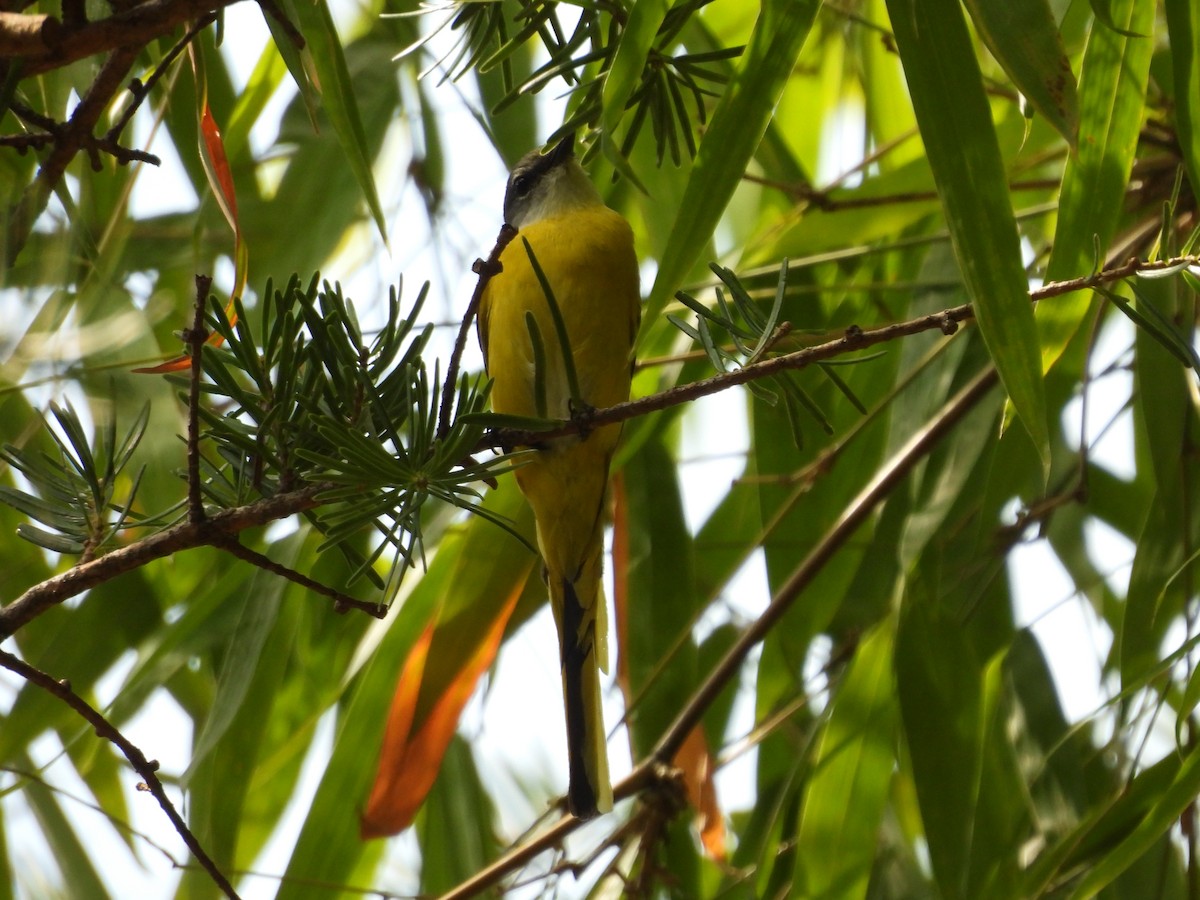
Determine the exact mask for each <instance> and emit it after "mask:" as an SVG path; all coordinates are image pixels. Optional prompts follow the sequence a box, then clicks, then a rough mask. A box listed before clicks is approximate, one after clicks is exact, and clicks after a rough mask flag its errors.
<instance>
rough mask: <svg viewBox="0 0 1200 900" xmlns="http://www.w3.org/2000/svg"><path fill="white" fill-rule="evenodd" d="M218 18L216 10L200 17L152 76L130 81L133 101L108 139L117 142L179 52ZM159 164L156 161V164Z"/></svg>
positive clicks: (107, 136)
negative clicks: (142, 79) (143, 79)
mask: <svg viewBox="0 0 1200 900" xmlns="http://www.w3.org/2000/svg"><path fill="white" fill-rule="evenodd" d="M216 20H217V14H216V13H215V12H210V13H208V14H206V15H203V16H201V17H200V18H198V19H197V20H196V21H195V22H193V23H192V26H191V27H190V28H189V29H188V30H187V33H186V34H185V35H184V36H183V37H182V38H180V39H179V40H178V41H177V42H176V43H175V46H174V47H172V48H171V49H170V50H168V51H167V54H166V56H164V57H163V58H162V59H160V60H159V61H158V65H157V66H155V67H154V71H153V72H151V73H150V76H149V77H148V78H147V79H146V80H145V81H140V80H138V79H136V78H135V79H133V80H132V81H130V82H129V92H130V93H131V94H133V102H132V103H130V104H129V105H128V106H127V107H125V109H124V111H122V113H121V115H120V117H119V118H118V119H117V121H116V122H115V123H114V124H113V126H112V128H110V129H108V133H107V134H106V135H105V138H106V139H108V140H111V141H114V142H115V141H116V140H117V138H119V137H120V136H121V132H122V131H124V130H125V126H126V125H128V124H129V120H130V119H132V118H133V114H134V113H136V112H137V110H138V107H139V106H141V104H142V101H143V100H145V99H146V98H147V97H148V96H150V91H151V90H152V89H153V88H154V85H156V84H158V82H159V79H161V78H162V77H163V75H165V74H166V73H167V69H169V68H170V67H171V63H173V62H175V60H176V58H177V57H178V56H179V54H180V53H182V52H183V51H184V50H186V49H187V46H188V44H190V43H191V42H192V41H194V40H195V39H196V36H197V35H199V34H200V32H201V31H203V30H204V29H205V28H207V27H208V26H209V25H211V24H212V23H213V22H215V21H216ZM157 164H158V163H157V162H155V165H157Z"/></svg>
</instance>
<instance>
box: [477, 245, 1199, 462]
mask: <svg viewBox="0 0 1200 900" xmlns="http://www.w3.org/2000/svg"><path fill="white" fill-rule="evenodd" d="M1189 265H1190V266H1194V265H1200V256H1179V257H1175V258H1173V259H1164V260H1157V261H1155V262H1145V261H1143V260H1140V259H1137V258H1136V257H1135V258H1131V259H1129V260H1127V261H1126V262H1124V263H1121V264H1120V265H1116V266H1112V267H1110V268H1107V269H1102V270H1100V271H1098V272H1094V273H1093V274H1091V275H1083V276H1080V277H1079V278H1072V279H1069V280H1067V281H1053V282H1050V283H1049V284H1045V285H1042V286H1041V287H1039V288H1034V289H1033V290H1031V291H1030V292H1029V299H1030V301H1031V302H1033V303H1036V302H1038V301H1040V300H1046V299H1049V298H1050V297H1059V296H1062V295H1063V294H1071V293H1074V292H1075V291H1082V290H1087V289H1088V288H1093V287H1097V286H1099V285H1102V284H1110V283H1112V282H1114V281H1120V280H1122V279H1125V278H1129V277H1131V276H1134V275H1138V274H1140V273H1143V272H1161V271H1163V270H1165V269H1173V268H1180V267H1183V266H1189ZM974 317H975V313H974V311H973V310H972V309H971V304H969V303H964V304H962V305H961V306H952V307H949V308H948V309H943V310H940V311H939V312H935V313H931V314H929V315H927V316H918V317H917V318H915V319H907V320H905V321H903V322H894V323H892V324H891V325H881V326H880V327H878V328H870V329H862V328H859V327H858V326H857V325H851V326H849V327H848V328H847V329H846V330H845V333H844V334H843V335H842V336H841V337H839V338H835V339H833V340H831V341H826V342H825V343H823V344H817V345H815V346H812V347H805V348H804V349H803V350H797V351H796V352H794V353H788V354H785V355H783V356H775V357H772V358H771V359H766V360H763V361H762V362H757V363H753V364H751V365H748V366H744V367H742V368H740V369H735V370H734V371H732V372H723V373H721V374H719V375H713V376H711V377H709V378H702V379H701V380H699V381H693V382H691V383H690V384H683V385H679V386H678V387H673V388H670V389H669V390H666V391H663V392H661V393H658V394H652V395H650V396H648V397H640V398H638V399H637V400H630V401H628V402H625V403H618V404H617V405H616V406H610V407H607V408H605V409H598V410H592V411H587V412H584V413H582V414H580V415H578V416H575V417H574V418H573V419H572V420H571V421H569V422H564V423H563V424H562V425H561V426H559V427H556V428H553V429H551V430H549V431H525V430H522V429H518V428H495V429H492V430H490V431H488V432H487V433H486V434H485V435H484V436H483V438H482V439H481V440H480V442H479V446H478V447H477V448H476V449H486V448H489V447H493V448H494V447H500V448H505V449H509V448H513V447H517V446H521V445H527V444H536V443H539V442H542V441H547V440H550V439H551V438H556V437H562V436H564V435H569V434H586V433H588V432H590V431H592V430H593V429H595V428H598V427H600V426H601V425H611V424H613V423H614V422H624V421H625V420H626V419H632V418H636V417H637V416H642V415H645V414H647V413H651V412H658V411H659V410H663V409H668V408H670V407H672V406H678V405H679V404H681V403H687V402H690V401H692V400H696V399H698V398H700V397H707V396H708V395H709V394H716V393H719V392H720V391H723V390H725V389H726V388H730V387H733V386H734V385H739V384H745V383H747V382H749V381H754V380H756V379H758V378H766V377H769V376H771V375H778V374H779V373H781V372H785V371H789V370H793V369H803V368H805V367H806V366H810V365H812V364H813V363H816V362H821V361H823V360H827V359H833V358H835V357H838V356H841V355H843V354H845V353H850V352H853V351H855V350H863V349H866V348H867V347H874V346H876V345H878V344H884V343H887V342H889V341H894V340H896V339H897V338H901V337H907V336H909V335H913V334H920V333H921V332H925V331H941V332H942V333H943V334H947V335H950V334H954V332H955V331H957V330H958V326H959V324H960V323H961V322H965V321H967V320H969V319H973V318H974Z"/></svg>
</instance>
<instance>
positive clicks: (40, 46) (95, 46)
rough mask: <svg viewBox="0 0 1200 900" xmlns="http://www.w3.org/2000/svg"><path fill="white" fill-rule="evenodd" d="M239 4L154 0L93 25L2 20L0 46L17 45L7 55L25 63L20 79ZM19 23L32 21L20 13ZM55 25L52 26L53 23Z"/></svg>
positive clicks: (138, 43)
mask: <svg viewBox="0 0 1200 900" xmlns="http://www.w3.org/2000/svg"><path fill="white" fill-rule="evenodd" d="M237 2H238V0H150V2H147V3H138V4H136V5H134V6H130V7H129V8H127V9H122V10H120V11H119V12H116V13H115V14H113V15H111V16H109V17H108V18H106V19H99V20H97V21H94V22H88V21H81V22H71V23H67V22H59V21H58V20H56V19H54V18H53V17H44V18H45V19H46V21H45V22H42V23H41V24H38V25H36V27H35V23H34V22H17V21H15V20H12V23H11V27H10V26H9V25H8V24H7V22H6V21H5V20H0V46H3V44H4V41H6V40H11V41H13V42H14V46H13V50H12V51H11V52H3V54H2V55H3V56H4V57H5V58H6V59H7V60H10V61H17V60H21V61H23V62H24V66H23V68H22V69H21V75H22V77H28V76H30V75H38V74H40V73H42V72H47V71H50V70H51V69H59V68H62V67H64V66H66V65H68V64H70V63H72V62H75V61H76V60H80V59H84V58H86V57H88V56H96V55H98V54H101V53H108V52H110V51H117V50H128V49H129V48H137V49H140V48H141V47H144V46H145V45H146V44H148V43H150V42H151V41H153V40H155V39H157V38H160V37H163V36H164V35H166V34H168V33H169V32H171V31H173V30H174V29H176V28H178V27H179V26H181V25H183V24H185V23H187V22H191V21H194V20H196V19H200V18H203V17H204V16H205V15H207V14H210V13H213V12H217V11H219V10H222V9H224V8H225V7H227V6H232V5H233V4H234V3H237ZM16 18H19V19H34V18H39V17H35V16H27V15H21V16H17V17H16ZM49 23H53V24H49Z"/></svg>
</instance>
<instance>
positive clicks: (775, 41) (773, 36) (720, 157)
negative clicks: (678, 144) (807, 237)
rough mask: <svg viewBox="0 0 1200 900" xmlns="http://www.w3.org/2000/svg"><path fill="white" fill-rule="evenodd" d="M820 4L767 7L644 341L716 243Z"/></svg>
mask: <svg viewBox="0 0 1200 900" xmlns="http://www.w3.org/2000/svg"><path fill="white" fill-rule="evenodd" d="M820 5H821V4H820V2H819V0H764V2H763V4H762V7H761V9H760V12H759V16H758V21H757V23H756V24H755V27H754V33H753V35H752V37H751V39H750V43H749V44H748V45H747V48H746V52H745V54H744V55H743V57H742V59H741V61H740V63H741V65H740V67H739V68H738V70H737V73H736V74H735V75H734V78H733V80H732V81H730V83H729V85H728V86H727V88H726V90H725V93H724V94H723V95H722V96H721V100H720V102H719V103H718V104H717V108H716V110H715V111H714V112H713V115H712V118H711V119H710V120H709V125H708V130H707V131H705V133H704V137H703V138H702V139H701V141H700V147H699V150H698V151H697V153H696V161H695V164H694V165H693V166H692V172H691V175H690V176H689V178H688V183H687V187H686V189H685V191H684V195H683V199H682V200H681V201H680V204H679V209H678V211H677V212H676V214H675V224H674V226H673V227H672V228H671V231H670V237H669V238H668V239H667V245H666V249H665V250H664V251H663V255H662V260H661V261H660V264H659V268H658V274H657V275H656V276H655V279H654V285H653V287H652V288H651V289H650V297H649V299H648V300H647V302H646V309H645V311H644V312H643V314H642V329H643V334H644V333H645V330H646V328H648V327H649V326H650V324H651V323H653V322H654V320H655V319H656V318H657V317H658V315H659V313H661V312H662V309H663V307H664V306H665V305H666V302H667V298H669V297H671V296H672V295H673V294H674V293H675V291H676V290H678V289H679V287H680V286H681V282H682V281H683V279H684V278H686V277H687V274H688V273H689V272H690V271H691V270H692V267H693V266H694V265H695V263H696V260H697V259H698V258H699V257H700V254H701V253H702V252H703V250H704V247H705V245H706V244H707V243H708V242H709V240H710V239H711V237H712V233H713V229H715V228H716V226H717V222H718V221H719V220H720V218H721V214H722V213H723V212H724V211H725V207H726V205H727V204H728V203H729V198H730V197H732V196H733V191H734V189H735V188H736V187H737V185H738V183H739V181H740V180H741V177H742V175H743V174H744V173H745V171H746V167H747V166H748V165H749V163H750V159H751V158H752V157H753V156H754V153H755V151H756V150H757V149H758V144H759V141H761V140H762V136H763V133H764V132H765V131H766V128H767V125H768V123H769V122H770V118H771V112H772V110H774V108H775V104H776V103H777V102H778V100H779V96H780V94H782V93H783V89H784V86H785V85H786V84H787V80H788V78H789V76H790V75H791V73H792V68H793V66H794V65H795V62H796V59H797V57H798V56H799V55H800V50H801V48H802V47H803V46H804V42H805V39H806V38H807V37H808V34H809V31H810V29H811V28H812V24H813V21H814V19H815V18H816V15H817V10H818V9H819V8H820Z"/></svg>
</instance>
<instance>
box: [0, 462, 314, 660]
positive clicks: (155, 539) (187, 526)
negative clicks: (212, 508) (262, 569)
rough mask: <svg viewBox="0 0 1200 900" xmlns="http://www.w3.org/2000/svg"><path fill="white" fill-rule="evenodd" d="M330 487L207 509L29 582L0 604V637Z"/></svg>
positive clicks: (281, 514) (300, 506) (298, 506)
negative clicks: (201, 515) (200, 517)
mask: <svg viewBox="0 0 1200 900" xmlns="http://www.w3.org/2000/svg"><path fill="white" fill-rule="evenodd" d="M333 487H334V485H333V484H329V483H321V484H310V485H307V486H305V487H303V488H300V489H299V490H295V491H289V492H287V493H284V494H276V495H275V496H274V497H268V498H266V499H264V500H258V501H256V502H254V503H251V504H248V505H247V506H239V507H237V508H235V509H227V510H222V511H221V512H217V513H213V514H212V515H211V516H209V517H208V518H207V519H206V520H205V521H203V522H181V523H179V524H178V525H174V526H172V527H171V528H168V529H166V530H165V531H160V532H158V533H157V534H152V535H150V536H149V537H147V538H143V539H142V540H139V541H137V542H136V543H133V544H130V545H129V546H127V547H122V548H121V549H119V550H114V551H112V552H111V553H106V554H105V555H104V556H101V557H99V558H98V559H94V560H92V561H91V562H88V563H84V564H82V565H78V566H75V568H73V569H69V570H67V571H66V572H63V573H62V574H61V575H55V576H54V577H53V578H49V579H47V580H46V581H43V582H41V583H39V584H35V585H34V586H33V587H31V588H29V590H27V591H25V593H23V594H22V595H21V596H19V597H17V598H16V599H15V600H13V602H12V603H9V604H7V605H6V606H4V607H2V608H0V641H3V640H6V639H7V638H9V637H11V636H12V635H13V634H14V633H15V632H16V631H17V630H18V629H20V628H21V627H23V626H24V625H26V624H27V623H28V622H30V621H32V620H33V619H35V618H37V617H38V616H40V615H41V614H42V613H44V612H45V611H46V610H48V609H50V608H51V607H53V606H56V605H57V604H59V603H62V602H63V601H64V600H67V599H69V598H71V597H75V596H77V595H79V594H81V593H83V592H84V591H86V590H88V589H90V588H93V587H95V586H96V585H99V584H103V583H104V582H106V581H110V580H111V579H113V578H116V577H117V576H118V575H123V574H125V573H126V572H132V571H133V570H134V569H138V568H140V567H142V566H144V565H146V564H147V563H149V562H152V561H153V560H156V559H162V558H164V557H167V556H170V555H171V554H172V553H178V552H179V551H180V550H191V549H194V548H196V547H206V546H212V545H215V544H217V543H218V542H219V541H221V540H222V539H224V538H225V537H228V536H229V535H233V534H237V533H238V532H241V531H245V530H246V529H247V528H253V527H255V526H257V525H266V524H269V523H270V522H274V521H276V520H277V519H283V518H286V517H287V516H290V515H294V514H295V513H298V512H303V511H305V510H308V509H312V508H314V507H316V506H319V505H320V502H319V501H318V500H317V499H316V498H317V496H318V495H320V494H321V493H323V492H325V491H328V490H330V489H331V488H333Z"/></svg>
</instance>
